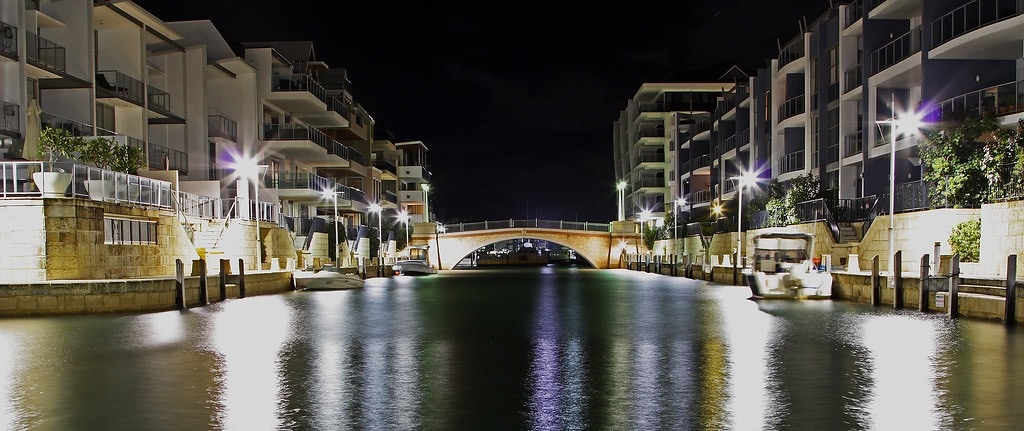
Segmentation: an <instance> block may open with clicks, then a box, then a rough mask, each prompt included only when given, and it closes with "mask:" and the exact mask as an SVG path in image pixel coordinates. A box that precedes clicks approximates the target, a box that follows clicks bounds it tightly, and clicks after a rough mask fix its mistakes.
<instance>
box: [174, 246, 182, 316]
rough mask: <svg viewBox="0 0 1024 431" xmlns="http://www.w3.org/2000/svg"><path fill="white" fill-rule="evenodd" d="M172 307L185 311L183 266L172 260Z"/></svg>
mask: <svg viewBox="0 0 1024 431" xmlns="http://www.w3.org/2000/svg"><path fill="white" fill-rule="evenodd" d="M174 307H175V308H177V309H178V310H184V309H185V264H184V263H182V261H181V259H174Z"/></svg>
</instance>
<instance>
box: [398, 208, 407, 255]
mask: <svg viewBox="0 0 1024 431" xmlns="http://www.w3.org/2000/svg"><path fill="white" fill-rule="evenodd" d="M398 218H399V219H400V220H402V224H403V225H405V246H406V247H409V211H406V210H401V211H399V212H398Z"/></svg>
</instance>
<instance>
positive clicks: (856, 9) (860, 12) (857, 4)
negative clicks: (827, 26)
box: [843, 0, 864, 29]
mask: <svg viewBox="0 0 1024 431" xmlns="http://www.w3.org/2000/svg"><path fill="white" fill-rule="evenodd" d="M863 17H864V5H863V4H861V1H860V0H856V1H854V2H851V3H850V4H849V5H847V6H846V22H845V23H844V24H843V29H847V28H850V26H851V25H854V24H856V23H857V21H860V19H861V18H863Z"/></svg>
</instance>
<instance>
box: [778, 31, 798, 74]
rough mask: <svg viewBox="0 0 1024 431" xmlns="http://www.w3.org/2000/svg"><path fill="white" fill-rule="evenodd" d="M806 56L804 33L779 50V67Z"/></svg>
mask: <svg viewBox="0 0 1024 431" xmlns="http://www.w3.org/2000/svg"><path fill="white" fill-rule="evenodd" d="M803 56H804V38H803V35H800V36H798V37H797V38H796V39H793V40H792V41H790V42H789V44H788V45H786V46H785V47H783V48H782V51H780V52H779V67H780V68H781V67H783V66H785V65H787V64H789V63H792V62H794V61H796V60H797V59H799V58H802V57H803Z"/></svg>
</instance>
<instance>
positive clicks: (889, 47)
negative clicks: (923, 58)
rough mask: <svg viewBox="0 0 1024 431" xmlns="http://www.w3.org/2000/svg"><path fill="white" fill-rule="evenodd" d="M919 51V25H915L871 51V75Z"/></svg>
mask: <svg viewBox="0 0 1024 431" xmlns="http://www.w3.org/2000/svg"><path fill="white" fill-rule="evenodd" d="M918 52H921V27H915V28H913V29H911V30H910V31H908V32H906V33H904V34H903V35H902V36H900V37H897V38H896V39H894V40H893V41H892V42H889V43H887V44H885V46H883V47H881V48H879V49H877V50H875V52H872V53H871V71H872V75H873V74H877V73H878V72H881V71H883V70H885V69H888V68H889V67H891V66H893V65H895V64H896V63H899V62H900V61H903V60H904V59H906V58H907V57H910V56H911V55H914V54H917V53H918Z"/></svg>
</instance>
